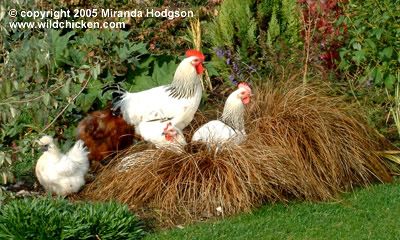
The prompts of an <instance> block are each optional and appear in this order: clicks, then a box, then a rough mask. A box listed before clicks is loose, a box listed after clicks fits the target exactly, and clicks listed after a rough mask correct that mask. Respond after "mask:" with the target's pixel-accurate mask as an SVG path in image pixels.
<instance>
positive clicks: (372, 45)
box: [365, 39, 376, 49]
mask: <svg viewBox="0 0 400 240" xmlns="http://www.w3.org/2000/svg"><path fill="white" fill-rule="evenodd" d="M365 42H366V43H367V44H368V45H369V46H370V47H371V48H372V49H376V45H375V43H374V41H372V40H371V39H365Z"/></svg>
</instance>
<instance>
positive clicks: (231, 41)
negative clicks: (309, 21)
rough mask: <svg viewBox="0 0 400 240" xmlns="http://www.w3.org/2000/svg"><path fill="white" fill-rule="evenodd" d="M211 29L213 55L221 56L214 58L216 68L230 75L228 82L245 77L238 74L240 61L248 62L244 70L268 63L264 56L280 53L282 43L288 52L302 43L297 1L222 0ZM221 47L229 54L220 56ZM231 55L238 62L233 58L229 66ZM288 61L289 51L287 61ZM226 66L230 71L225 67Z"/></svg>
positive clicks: (266, 57) (268, 56)
mask: <svg viewBox="0 0 400 240" xmlns="http://www.w3.org/2000/svg"><path fill="white" fill-rule="evenodd" d="M210 28H211V34H210V36H211V40H212V43H213V45H214V46H215V47H216V48H215V53H216V56H217V57H220V60H218V58H216V59H215V60H217V61H219V63H218V64H217V67H219V70H222V71H221V72H225V73H226V75H230V76H229V79H230V80H231V81H233V79H234V78H235V79H237V78H241V79H240V80H241V81H244V80H245V78H242V77H240V76H241V74H240V73H238V72H239V70H240V67H237V65H240V63H242V64H241V65H245V66H246V65H247V67H244V69H243V70H246V71H253V69H255V65H268V64H266V59H268V58H271V57H274V55H276V53H277V52H281V51H280V50H281V48H282V46H285V47H286V49H288V50H289V52H290V49H291V48H298V47H299V46H301V44H302V41H301V37H300V30H301V28H300V18H299V14H298V11H297V4H296V0H283V1H278V0H262V1H255V0H244V1H235V0H225V1H224V2H223V3H222V5H221V8H220V12H219V15H218V17H217V19H216V20H215V21H214V23H213V24H212V25H211V27H210ZM221 50H222V51H227V52H228V53H231V54H227V55H226V56H223V55H225V54H222V53H223V52H221ZM222 56H223V57H222ZM232 57H234V58H235V59H236V60H237V61H239V62H237V61H236V60H235V61H236V63H235V64H234V65H232V62H233V60H232ZM228 59H229V60H228ZM291 60H293V56H292V54H291V53H289V58H287V63H289V62H290V61H291ZM229 65H230V67H231V70H227V66H229ZM236 69H237V70H236ZM267 69H268V68H264V72H265V71H266V70H267Z"/></svg>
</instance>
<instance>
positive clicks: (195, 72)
mask: <svg viewBox="0 0 400 240" xmlns="http://www.w3.org/2000/svg"><path fill="white" fill-rule="evenodd" d="M186 56H187V58H185V59H184V60H183V61H182V62H181V63H180V64H179V66H178V68H177V69H176V72H175V75H174V78H173V81H172V83H171V84H169V85H164V86H159V87H155V88H151V89H149V90H145V91H142V92H137V93H130V92H126V91H125V90H124V89H121V88H119V87H118V86H110V87H106V88H104V89H103V91H102V96H103V95H104V94H105V92H107V91H109V90H113V94H112V95H113V105H112V110H113V111H120V112H121V113H122V116H123V118H124V119H125V121H127V122H128V123H129V124H130V125H133V126H135V131H136V134H138V135H141V136H142V137H143V138H147V137H146V136H144V133H143V132H142V129H143V128H139V127H138V126H139V124H140V123H141V122H144V121H151V120H152V119H164V120H168V121H170V122H171V123H172V125H173V126H174V127H175V128H177V129H179V130H182V129H183V128H185V127H186V126H187V125H188V124H189V123H190V122H191V121H192V119H193V116H194V114H195V112H196V111H197V108H198V107H199V104H200V101H201V97H202V83H201V78H200V75H201V74H202V72H203V64H202V62H203V61H204V55H203V54H202V53H201V52H199V51H196V50H188V51H186Z"/></svg>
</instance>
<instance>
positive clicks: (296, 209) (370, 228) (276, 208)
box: [147, 180, 400, 240]
mask: <svg viewBox="0 0 400 240" xmlns="http://www.w3.org/2000/svg"><path fill="white" fill-rule="evenodd" d="M147 239H209V240H211V239H335V240H336V239H400V180H397V181H396V182H395V183H393V184H378V185H374V186H371V187H369V188H366V189H360V190H357V191H355V192H354V193H352V194H349V195H346V196H344V197H343V200H341V201H332V202H328V203H311V202H303V203H292V204H290V205H289V207H286V206H284V205H283V204H275V205H267V206H264V207H261V208H259V209H257V210H255V211H254V212H253V214H242V215H239V216H236V217H233V218H231V219H226V220H223V221H218V222H214V223H202V224H197V225H191V226H185V228H184V229H183V230H178V229H174V230H169V231H164V232H160V233H157V234H153V235H150V236H148V237H147Z"/></svg>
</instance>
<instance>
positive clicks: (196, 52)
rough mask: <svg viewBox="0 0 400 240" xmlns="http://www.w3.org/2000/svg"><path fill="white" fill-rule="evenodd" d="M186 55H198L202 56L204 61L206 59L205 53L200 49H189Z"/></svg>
mask: <svg viewBox="0 0 400 240" xmlns="http://www.w3.org/2000/svg"><path fill="white" fill-rule="evenodd" d="M186 56H187V57H198V58H200V59H201V60H202V61H204V59H205V57H204V55H203V54H202V53H201V52H199V51H197V50H193V49H189V50H187V51H186Z"/></svg>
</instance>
